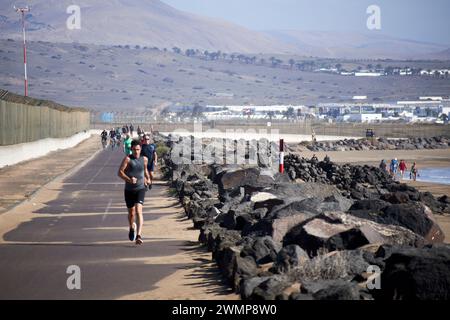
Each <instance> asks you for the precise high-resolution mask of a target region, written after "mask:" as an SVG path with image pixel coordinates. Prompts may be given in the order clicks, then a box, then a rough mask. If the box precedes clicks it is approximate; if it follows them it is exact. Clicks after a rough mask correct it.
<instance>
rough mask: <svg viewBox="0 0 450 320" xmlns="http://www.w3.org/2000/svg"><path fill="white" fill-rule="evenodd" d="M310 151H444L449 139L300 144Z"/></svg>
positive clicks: (449, 142) (447, 146)
mask: <svg viewBox="0 0 450 320" xmlns="http://www.w3.org/2000/svg"><path fill="white" fill-rule="evenodd" d="M302 145H304V146H305V147H306V148H307V149H308V150H310V151H315V152H319V151H367V150H421V149H446V148H449V147H450V138H448V137H444V136H439V137H433V138H410V139H396V140H393V139H385V138H378V139H376V140H374V141H373V142H372V140H369V139H344V140H339V141H321V142H316V143H314V144H311V143H302Z"/></svg>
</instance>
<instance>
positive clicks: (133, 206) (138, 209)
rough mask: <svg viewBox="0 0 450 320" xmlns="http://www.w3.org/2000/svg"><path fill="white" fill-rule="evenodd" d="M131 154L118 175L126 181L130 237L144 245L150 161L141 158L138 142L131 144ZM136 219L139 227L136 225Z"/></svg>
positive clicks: (124, 160) (124, 161)
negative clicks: (143, 229) (144, 213)
mask: <svg viewBox="0 0 450 320" xmlns="http://www.w3.org/2000/svg"><path fill="white" fill-rule="evenodd" d="M131 152H132V154H131V155H128V156H126V157H125V158H124V159H123V161H122V163H121V165H120V168H119V172H118V175H119V177H120V178H122V179H123V180H124V181H125V190H124V195H125V203H126V205H127V208H128V223H129V226H130V231H129V233H128V237H129V239H130V241H136V244H142V243H143V241H142V226H143V224H144V217H143V214H142V209H143V206H144V199H145V191H146V187H147V185H148V184H149V183H150V176H149V173H148V170H147V165H148V159H147V158H146V157H144V156H141V145H140V143H139V142H138V141H133V142H132V143H131ZM136 218H137V226H136V223H135V222H136Z"/></svg>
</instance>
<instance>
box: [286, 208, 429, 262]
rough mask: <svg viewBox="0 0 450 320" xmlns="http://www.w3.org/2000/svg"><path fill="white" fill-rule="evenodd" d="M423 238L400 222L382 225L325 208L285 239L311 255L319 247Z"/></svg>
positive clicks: (401, 242)
mask: <svg viewBox="0 0 450 320" xmlns="http://www.w3.org/2000/svg"><path fill="white" fill-rule="evenodd" d="M423 242H424V241H423V239H422V237H420V236H419V235H416V234H414V233H413V232H411V231H410V230H407V229H406V228H403V227H400V226H388V225H382V224H379V223H376V222H373V221H371V220H366V219H361V218H357V217H354V216H352V215H348V214H346V213H343V212H326V213H323V214H321V215H318V216H316V217H315V218H314V219H311V220H309V221H306V222H305V223H302V224H300V225H298V226H296V227H294V228H293V229H292V230H291V231H290V232H289V233H287V234H286V236H285V238H284V240H283V243H284V245H287V244H298V245H299V246H300V247H302V248H303V249H305V250H306V251H307V252H308V254H309V255H311V256H315V255H317V253H318V251H319V249H321V248H324V249H326V250H328V251H334V250H353V249H356V248H359V247H362V246H364V245H367V244H374V243H378V244H398V245H413V246H421V245H423Z"/></svg>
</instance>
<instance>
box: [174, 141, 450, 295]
mask: <svg viewBox="0 0 450 320" xmlns="http://www.w3.org/2000/svg"><path fill="white" fill-rule="evenodd" d="M172 140H174V139H172ZM180 143H182V142H179V141H178V140H176V139H175V141H168V142H167V145H168V146H169V147H171V148H172V151H174V150H175V152H172V153H171V154H170V155H167V156H166V157H165V163H166V170H167V173H168V175H169V176H170V177H171V179H172V183H173V187H174V189H175V190H176V193H177V195H178V197H179V198H180V201H181V203H182V204H183V207H184V210H185V212H186V215H187V216H188V217H189V218H191V219H192V220H193V223H194V227H195V228H198V229H199V230H200V235H199V240H200V241H201V242H202V243H204V244H205V246H207V248H208V250H210V251H211V252H212V257H213V259H214V260H215V261H216V263H217V265H218V267H219V269H220V270H221V272H222V274H223V276H224V277H225V278H226V279H227V280H228V282H229V284H230V285H231V286H232V288H233V289H234V290H235V291H236V292H238V293H240V295H241V297H242V298H243V299H264V300H273V299H282V300H286V299H292V300H310V299H347V300H348V299H352V300H353V299H395V298H411V299H413V298H420V299H430V298H432V299H444V298H447V297H448V290H444V289H442V288H449V286H450V278H449V274H450V266H449V261H450V260H449V259H448V257H449V256H450V247H449V246H445V245H442V244H439V243H441V242H442V240H443V234H442V231H441V230H440V228H439V226H438V225H437V224H436V223H435V221H434V218H433V213H432V210H434V209H430V207H429V206H428V202H430V201H433V203H434V202H435V205H436V206H437V205H439V208H441V209H442V210H443V211H445V210H448V199H447V198H445V199H439V200H437V199H434V197H433V196H430V195H423V194H422V193H419V192H418V191H417V190H415V189H414V188H409V187H407V186H404V185H401V184H399V183H397V182H395V181H392V180H391V179H390V178H389V176H388V175H386V174H384V173H383V172H381V171H380V170H378V169H376V168H371V167H359V166H350V165H346V166H338V165H336V164H333V163H332V162H319V161H317V162H315V163H312V162H311V161H309V160H305V159H300V158H298V157H295V156H288V157H287V159H286V160H287V162H286V166H287V170H288V171H287V172H288V173H287V174H279V173H276V172H275V171H274V170H272V168H271V167H270V165H268V166H265V167H261V166H259V165H254V164H248V163H246V164H239V165H237V164H223V163H217V162H214V161H212V162H197V163H187V162H183V161H181V162H180V161H179V160H180V159H185V160H191V159H194V158H199V156H200V155H195V153H196V152H195V151H192V150H190V149H188V150H187V151H186V152H184V153H183V152H180V149H179V148H178V146H177V145H179V144H180ZM227 152H231V153H232V152H233V151H232V150H231V151H226V153H227ZM214 156H215V155H214V154H213V155H212V157H214ZM202 157H203V160H205V156H204V155H203V156H202ZM208 157H210V156H208ZM269 159H274V158H273V157H272V156H271V155H269ZM415 262H417V263H418V264H417V263H415ZM419 264H420V266H419ZM422 266H423V269H420V270H418V268H421V267H422ZM372 270H375V271H377V270H378V271H379V272H380V273H381V283H382V286H381V288H382V289H378V288H377V286H376V285H375V287H374V286H372V284H373V282H374V281H375V282H374V283H375V284H376V283H377V282H376V281H378V280H379V279H380V277H378V278H376V279H375V280H374V279H372V276H373V274H372V272H373V271H372ZM419 271H420V272H419ZM414 272H417V273H416V274H414V275H413V274H412V273H414ZM443 274H444V275H445V276H443ZM377 275H378V276H379V273H378V274H375V276H377ZM397 275H401V276H402V277H403V278H401V279H403V280H402V281H400V280H399V278H398V277H397ZM429 283H432V284H433V286H429V285H428V284H429ZM411 287H414V291H413V292H408V288H411ZM437 287H439V288H437ZM434 288H437V289H434ZM396 293H398V294H397V295H396Z"/></svg>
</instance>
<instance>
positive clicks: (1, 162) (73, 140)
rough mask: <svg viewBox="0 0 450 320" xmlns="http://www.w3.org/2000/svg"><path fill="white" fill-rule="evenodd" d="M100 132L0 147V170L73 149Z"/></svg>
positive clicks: (94, 131)
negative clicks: (57, 151) (52, 153)
mask: <svg viewBox="0 0 450 320" xmlns="http://www.w3.org/2000/svg"><path fill="white" fill-rule="evenodd" d="M98 131H99V130H90V131H86V132H80V133H77V134H75V135H73V136H71V137H69V138H64V139H53V138H47V139H42V140H38V141H33V142H28V143H20V144H14V145H10V146H0V168H3V167H5V166H10V165H13V164H16V163H19V162H22V161H26V160H31V159H34V158H39V157H42V156H45V155H46V154H48V153H49V152H51V151H56V150H61V149H69V148H73V147H75V146H76V145H77V144H79V143H80V142H82V141H84V140H86V139H88V138H90V137H91V136H92V135H93V134H99V132H98ZM100 132H101V131H100ZM99 139H100V137H99Z"/></svg>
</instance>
